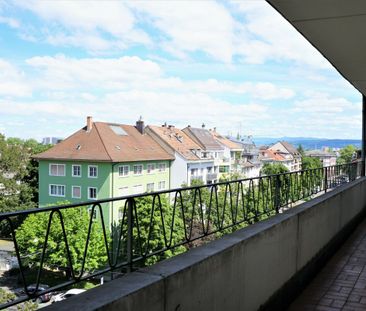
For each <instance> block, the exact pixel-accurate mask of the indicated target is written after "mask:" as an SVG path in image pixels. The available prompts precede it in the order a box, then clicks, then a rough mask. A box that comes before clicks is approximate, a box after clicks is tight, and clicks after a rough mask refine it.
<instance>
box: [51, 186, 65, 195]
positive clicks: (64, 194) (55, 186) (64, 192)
mask: <svg viewBox="0 0 366 311" xmlns="http://www.w3.org/2000/svg"><path fill="white" fill-rule="evenodd" d="M52 186H55V187H63V188H64V194H63V195H60V194H52V193H51V187H52ZM56 192H57V191H56ZM48 195H49V196H50V197H59V198H64V197H65V196H66V186H65V185H59V184H49V185H48Z"/></svg>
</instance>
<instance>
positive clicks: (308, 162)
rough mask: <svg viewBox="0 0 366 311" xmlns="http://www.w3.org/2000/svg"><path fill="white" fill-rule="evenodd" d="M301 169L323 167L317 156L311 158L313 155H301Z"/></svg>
mask: <svg viewBox="0 0 366 311" xmlns="http://www.w3.org/2000/svg"><path fill="white" fill-rule="evenodd" d="M301 162H302V163H301V165H302V169H303V170H308V169H314V168H321V167H323V165H322V162H321V161H320V159H319V158H313V157H306V156H305V157H303V158H302V161H301Z"/></svg>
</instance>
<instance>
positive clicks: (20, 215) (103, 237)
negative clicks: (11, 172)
mask: <svg viewBox="0 0 366 311" xmlns="http://www.w3.org/2000/svg"><path fill="white" fill-rule="evenodd" d="M361 167H362V166H361V162H357V163H350V164H344V165H336V166H331V167H325V168H316V169H309V170H303V171H297V172H290V173H284V174H279V175H269V176H260V177H256V178H249V179H240V180H232V181H225V182H219V183H215V184H212V185H201V186H192V187H186V188H179V189H172V190H166V191H158V192H153V193H145V194H139V195H131V196H125V197H118V198H109V199H104V200H96V201H89V202H83V203H78V204H68V205H62V206H53V207H44V208H37V209H32V210H25V211H18V212H14V213H5V214H1V215H0V224H4V223H5V224H6V225H7V226H8V228H9V231H10V233H11V237H12V240H13V242H14V249H15V254H16V257H17V259H18V264H19V275H20V279H21V282H22V284H23V287H24V295H23V296H20V297H19V298H18V299H17V300H14V301H10V302H8V303H5V304H3V305H1V306H0V308H5V307H9V306H11V305H14V304H17V303H20V302H24V301H26V300H30V299H35V298H36V297H39V296H40V295H42V294H45V293H49V292H53V291H56V290H60V289H62V288H65V287H67V286H70V285H73V284H75V283H78V282H81V281H84V280H89V279H92V278H95V277H97V276H100V275H102V274H105V273H106V272H109V271H119V272H121V273H125V272H129V271H131V270H134V269H135V268H137V267H141V266H145V265H149V264H152V263H154V262H157V261H159V260H161V259H164V258H168V257H170V256H172V255H175V254H178V253H181V252H184V251H186V250H187V249H189V248H191V247H195V246H197V245H200V244H202V243H205V242H207V241H209V240H211V239H213V238H215V237H219V236H222V235H223V234H226V233H229V232H233V231H235V230H237V229H239V228H243V227H245V226H248V225H250V224H252V223H254V222H257V221H260V220H263V219H266V218H268V217H271V216H273V215H275V214H278V213H281V212H283V211H284V210H286V209H287V208H290V207H292V206H293V205H294V204H297V203H298V202H301V201H302V200H306V199H307V198H310V197H311V196H313V195H315V194H318V193H322V192H327V191H328V190H331V189H333V188H335V187H337V186H339V185H342V184H344V183H347V182H351V181H353V180H355V179H357V178H359V177H360V176H361ZM117 210H118V213H114V214H113V211H117ZM75 212H76V213H75ZM79 216H80V220H79V218H78V217H79ZM32 217H33V221H34V220H36V224H35V225H34V231H36V230H38V232H43V233H44V235H42V237H41V238H40V237H39V236H38V237H34V236H29V237H24V236H23V235H22V234H24V232H25V231H24V230H25V227H26V224H27V222H30V221H31V220H32ZM85 219H86V220H85ZM71 222H73V223H75V222H76V229H75V226H74V227H73V228H74V229H70V226H69V225H70V223H71ZM83 222H84V223H85V226H84V227H83V226H82V223H83ZM19 224H20V225H19ZM42 224H43V225H42ZM74 225H75V224H74ZM16 226H18V227H17V228H16ZM83 228H84V230H85V232H83V233H82V234H81V235H80V236H81V237H80V239H79V240H78V241H77V242H78V245H79V248H75V247H73V248H71V244H72V243H73V242H72V241H73V237H74V236H75V235H76V231H77V230H83ZM57 230H58V231H57ZM52 239H53V240H52ZM74 242H75V241H74ZM93 243H94V244H93ZM97 243H99V244H98V245H97ZM96 250H98V251H99V254H101V253H102V254H103V255H98V256H99V257H98V258H97V260H95V257H94V260H91V259H90V257H91V256H92V255H91V254H90V253H91V252H96ZM56 252H58V253H57V254H60V255H58V256H56V258H54V257H55V254H56ZM62 256H63V257H62ZM59 257H60V258H59ZM61 257H62V259H64V260H63V261H62V260H61ZM51 259H52V260H51ZM58 260H59V261H58ZM55 262H56V263H55ZM57 262H63V263H59V264H57ZM30 271H33V274H32V273H30ZM60 271H63V272H64V273H63V275H65V277H64V279H62V280H60V282H59V283H57V284H53V286H52V287H50V288H47V289H45V290H43V291H38V288H39V287H40V285H39V284H41V283H43V282H44V279H45V275H46V274H47V273H48V272H60ZM65 271H66V272H65ZM31 283H34V284H36V286H35V287H36V288H35V289H33V290H29V287H28V286H29V285H30V284H31Z"/></svg>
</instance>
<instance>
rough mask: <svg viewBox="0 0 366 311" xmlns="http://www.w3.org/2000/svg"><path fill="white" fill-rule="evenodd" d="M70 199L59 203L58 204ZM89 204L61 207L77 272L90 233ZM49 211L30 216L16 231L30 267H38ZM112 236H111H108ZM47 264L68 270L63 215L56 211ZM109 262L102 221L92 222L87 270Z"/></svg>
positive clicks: (51, 230)
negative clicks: (67, 207)
mask: <svg viewBox="0 0 366 311" xmlns="http://www.w3.org/2000/svg"><path fill="white" fill-rule="evenodd" d="M67 203H68V202H58V203H57V205H63V204H67ZM87 208H88V207H86V206H83V207H77V208H69V209H63V210H61V214H62V218H63V222H64V225H65V232H66V236H67V242H68V245H69V250H70V255H71V260H72V264H73V267H74V269H75V270H76V272H77V271H78V270H79V269H80V268H81V265H82V259H83V256H84V249H85V245H86V239H87V234H88V227H89V221H90V214H89V212H88V210H87ZM49 217H50V212H45V213H37V214H32V215H29V216H28V217H27V218H26V219H25V221H24V222H23V223H22V225H21V226H20V227H19V228H18V229H17V230H16V238H17V242H18V245H19V250H20V252H21V254H22V256H23V257H26V258H27V261H28V265H29V266H36V265H37V264H38V263H39V261H40V258H41V253H42V249H43V245H44V242H45V238H46V231H47V226H48V222H49ZM108 239H109V238H108ZM46 250H47V251H46V259H45V266H46V267H48V268H55V267H57V268H61V269H64V270H66V271H69V262H68V259H67V256H66V254H67V253H66V246H65V240H64V236H63V232H62V227H61V222H60V217H59V216H58V214H57V213H54V214H53V217H52V224H51V229H50V233H49V237H48V242H47V249H46ZM106 261H107V251H106V248H105V245H104V238H103V232H102V227H101V224H100V223H99V221H97V220H95V221H93V224H92V230H91V234H90V240H89V246H88V252H87V256H86V262H85V269H86V270H87V271H93V270H96V269H98V268H99V267H101V266H103V265H104V264H105V262H106Z"/></svg>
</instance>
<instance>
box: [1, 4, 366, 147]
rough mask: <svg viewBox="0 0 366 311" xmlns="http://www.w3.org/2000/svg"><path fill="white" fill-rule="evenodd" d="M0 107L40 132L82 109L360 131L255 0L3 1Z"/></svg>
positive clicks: (220, 126)
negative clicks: (135, 0)
mask: <svg viewBox="0 0 366 311" xmlns="http://www.w3.org/2000/svg"><path fill="white" fill-rule="evenodd" d="M101 10H103V14H100V11H101ZM71 12H72V14H71ZM0 111H1V113H0V133H2V134H5V135H6V136H7V137H10V136H16V137H21V138H36V139H37V140H39V141H40V140H42V138H43V137H45V136H53V137H63V138H66V137H67V136H69V135H70V134H72V133H73V132H75V131H76V130H78V129H79V128H81V127H83V126H84V125H85V124H84V123H85V118H86V116H87V115H91V116H93V118H94V120H95V121H106V122H116V123H124V124H134V123H135V121H136V120H137V119H138V118H139V116H140V115H141V116H143V119H144V121H145V123H146V124H152V125H160V124H163V123H164V122H167V123H168V124H174V125H176V126H177V127H180V128H184V127H185V126H187V125H188V124H190V125H192V126H196V127H199V126H201V124H202V123H205V124H206V127H207V128H213V127H216V128H217V130H218V131H219V132H220V133H222V134H224V135H226V134H229V133H231V134H232V135H236V133H238V132H240V133H242V134H244V135H253V136H255V137H282V136H289V137H294V136H296V137H324V138H341V139H359V138H361V95H360V94H359V93H358V91H356V90H355V89H354V88H353V87H352V86H351V85H350V84H349V83H348V82H347V81H345V80H344V79H343V78H342V77H341V76H340V75H339V74H338V72H337V71H336V70H335V69H334V68H332V67H331V65H330V64H329V63H328V62H327V60H325V59H324V58H323V57H322V56H321V55H320V54H319V53H318V52H317V51H316V50H315V49H314V48H313V47H312V46H311V45H310V44H309V43H308V42H307V41H306V40H305V39H304V38H303V37H302V36H301V35H300V34H299V33H297V32H296V30H294V29H293V28H292V26H291V25H289V24H288V23H287V22H286V21H285V20H284V19H283V18H282V17H281V16H280V15H279V14H278V13H277V12H276V11H275V10H274V9H273V8H271V7H270V6H269V5H268V4H267V3H266V2H264V1H231V2H221V1H220V2H215V1H194V2H193V1H185V2H184V1H176V2H174V1H170V2H166V1H153V2H150V1H149V2H147V1H146V2H145V1H138V2H119V1H110V2H103V4H101V3H100V2H97V1H96V2H87V1H76V2H72V1H57V2H55V1H21V0H19V1H0Z"/></svg>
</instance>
